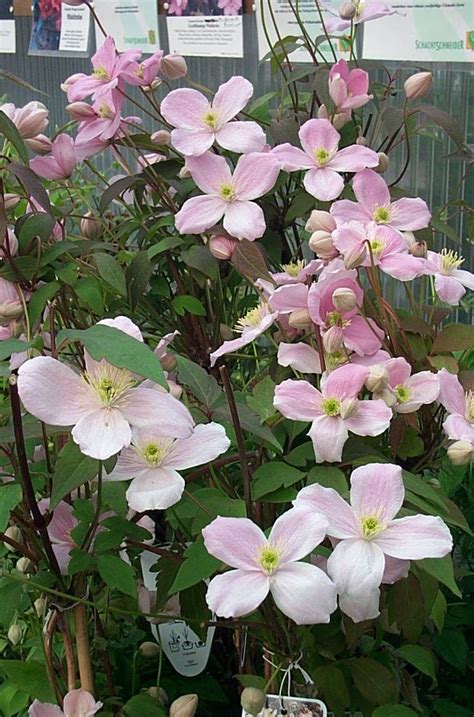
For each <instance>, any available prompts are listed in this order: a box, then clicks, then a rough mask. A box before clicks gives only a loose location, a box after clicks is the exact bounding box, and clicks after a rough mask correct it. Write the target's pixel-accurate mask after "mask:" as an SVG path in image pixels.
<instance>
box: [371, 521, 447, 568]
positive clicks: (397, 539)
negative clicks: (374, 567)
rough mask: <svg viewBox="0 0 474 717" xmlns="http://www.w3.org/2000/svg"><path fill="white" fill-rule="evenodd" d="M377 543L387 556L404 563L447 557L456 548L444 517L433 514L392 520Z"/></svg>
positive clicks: (377, 539) (375, 540)
mask: <svg viewBox="0 0 474 717" xmlns="http://www.w3.org/2000/svg"><path fill="white" fill-rule="evenodd" d="M374 542H375V543H377V545H378V546H379V547H380V548H381V549H382V550H383V552H384V553H386V554H387V555H390V556H391V557H392V558H401V559H402V560H422V559H423V558H444V556H445V555H447V554H448V553H450V552H451V550H452V547H453V539H452V537H451V533H450V532H449V528H448V527H447V525H446V524H445V523H444V521H443V520H441V518H439V517H436V518H435V517H434V516H432V515H410V516H408V517H407V518H397V519H396V520H392V521H391V523H389V525H388V527H387V528H386V530H384V531H383V533H380V535H378V536H377V537H376V538H374Z"/></svg>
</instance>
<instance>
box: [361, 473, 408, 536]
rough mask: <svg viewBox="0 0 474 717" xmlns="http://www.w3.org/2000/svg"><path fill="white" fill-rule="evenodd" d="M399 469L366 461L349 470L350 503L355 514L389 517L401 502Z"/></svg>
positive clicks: (385, 521) (391, 517) (367, 516)
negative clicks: (366, 463)
mask: <svg viewBox="0 0 474 717" xmlns="http://www.w3.org/2000/svg"><path fill="white" fill-rule="evenodd" d="M404 498H405V487H404V485H403V480H402V469H401V468H400V466H396V465H392V464H391V463H370V464H369V465H367V466H361V467H360V468H356V469H355V470H354V471H352V475H351V505H352V509H353V511H354V513H355V514H356V516H358V517H359V518H369V517H376V518H378V519H379V520H380V522H381V523H384V524H386V523H388V522H389V521H390V520H392V519H393V518H394V517H395V516H396V515H397V513H398V511H399V510H400V508H401V507H402V505H403V500H404Z"/></svg>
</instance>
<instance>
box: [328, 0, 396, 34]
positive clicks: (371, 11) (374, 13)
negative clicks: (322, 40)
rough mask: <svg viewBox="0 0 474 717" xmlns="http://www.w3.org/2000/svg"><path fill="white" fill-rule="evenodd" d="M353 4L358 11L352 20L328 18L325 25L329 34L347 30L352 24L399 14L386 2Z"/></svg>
mask: <svg viewBox="0 0 474 717" xmlns="http://www.w3.org/2000/svg"><path fill="white" fill-rule="evenodd" d="M352 4H353V5H354V7H355V10H356V13H355V16H354V18H353V19H352V20H343V19H342V18H341V17H339V15H332V16H331V17H328V16H326V18H325V20H324V24H325V26H326V30H327V31H328V32H329V33H331V32H339V31H341V30H347V29H348V28H350V27H351V23H354V25H359V24H360V23H363V22H368V21H369V20H377V19H378V18H380V17H386V16H387V15H395V14H397V10H392V8H391V7H390V5H387V3H386V2H379V0H353V2H352Z"/></svg>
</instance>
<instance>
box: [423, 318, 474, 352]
mask: <svg viewBox="0 0 474 717" xmlns="http://www.w3.org/2000/svg"><path fill="white" fill-rule="evenodd" d="M473 345H474V326H472V325H470V324H450V325H449V326H446V328H444V329H443V331H441V333H439V334H438V336H437V337H436V338H435V340H434V342H433V347H432V353H434V354H437V353H443V352H445V353H452V352H453V351H465V350H466V349H469V348H471V347H472V346H473Z"/></svg>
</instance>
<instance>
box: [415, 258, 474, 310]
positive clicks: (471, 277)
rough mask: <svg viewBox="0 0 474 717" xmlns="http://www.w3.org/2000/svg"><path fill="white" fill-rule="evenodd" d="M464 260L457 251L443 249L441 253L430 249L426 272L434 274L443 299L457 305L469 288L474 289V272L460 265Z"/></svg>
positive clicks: (439, 293) (438, 290)
mask: <svg viewBox="0 0 474 717" xmlns="http://www.w3.org/2000/svg"><path fill="white" fill-rule="evenodd" d="M463 262H464V259H463V258H462V257H460V256H459V255H458V254H456V252H454V251H449V250H448V249H442V250H441V252H440V253H439V254H437V253H436V252H435V251H429V252H428V254H427V258H426V260H425V273H426V274H428V275H432V276H434V278H435V280H434V284H435V289H436V293H437V294H438V296H439V298H440V299H441V300H442V301H445V302H446V303H447V304H450V305H451V306H457V305H458V304H459V302H460V300H461V299H462V297H463V296H464V294H465V293H466V288H467V289H474V274H471V272H470V271H465V270H464V269H460V268H459V267H460V266H461V264H462V263H463Z"/></svg>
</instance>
